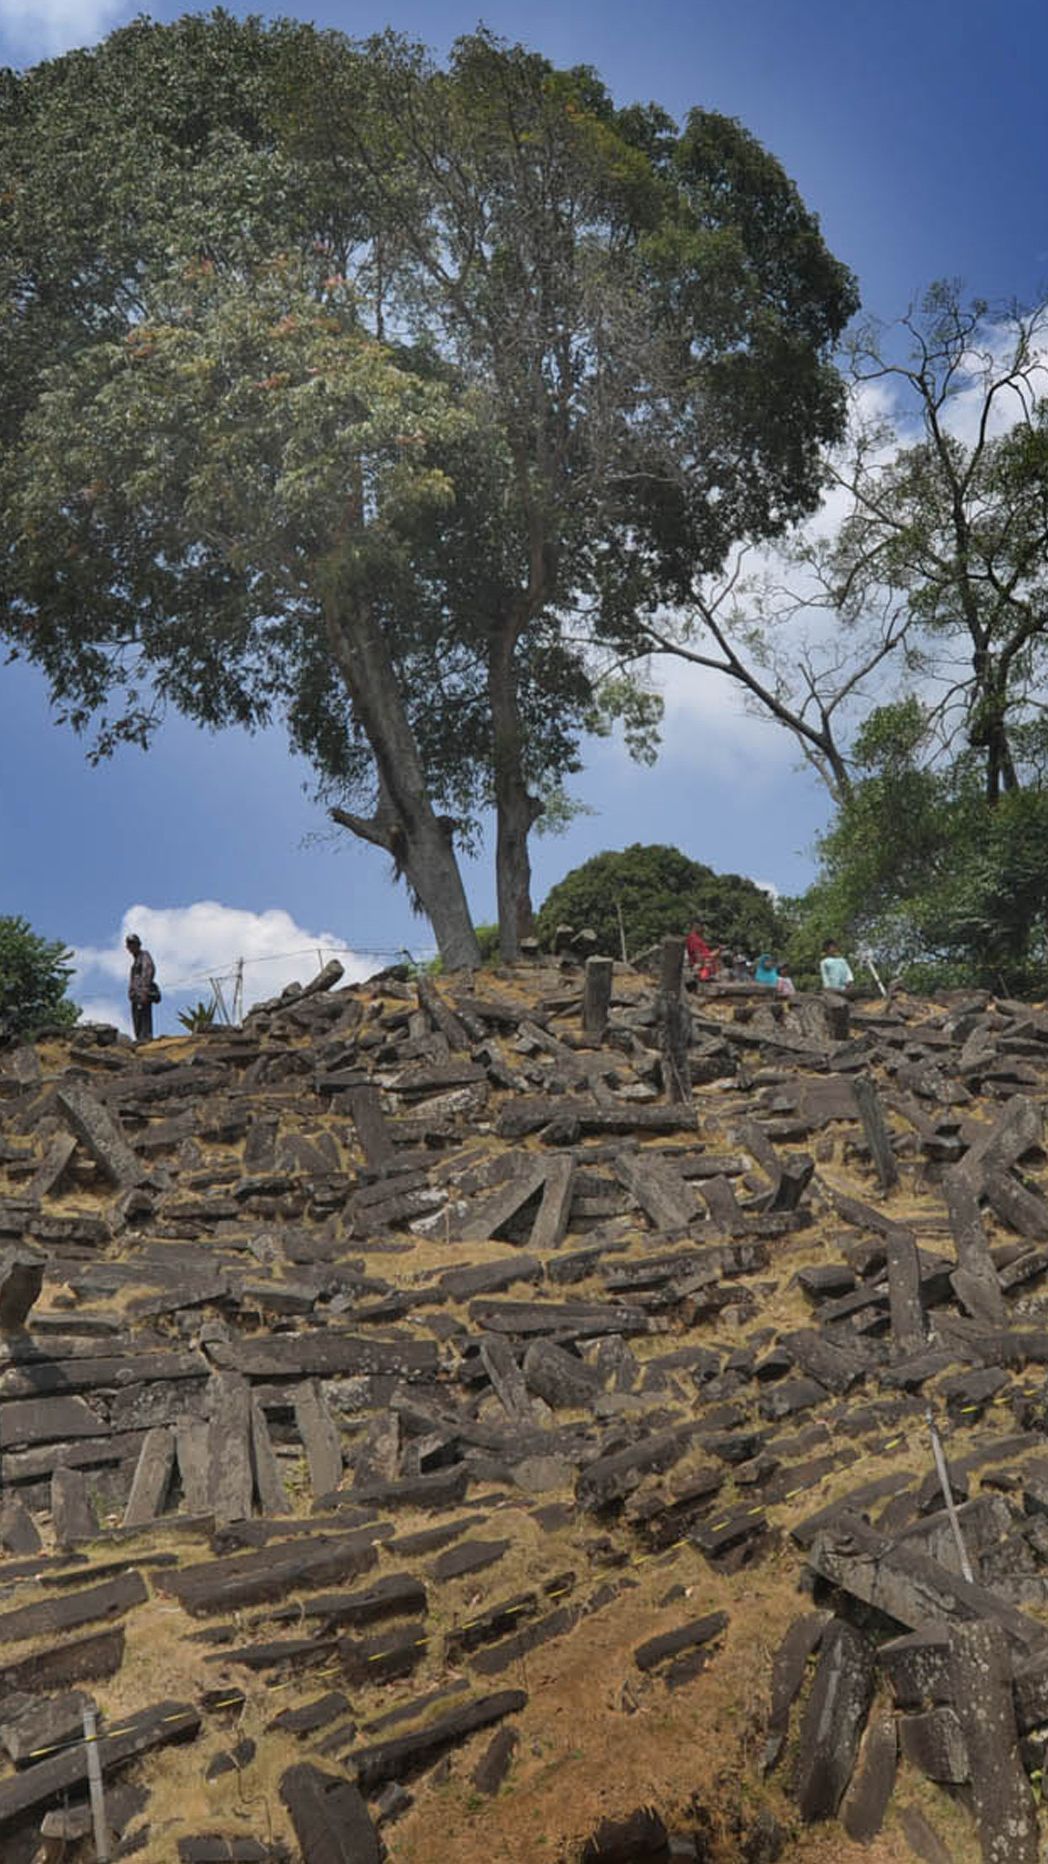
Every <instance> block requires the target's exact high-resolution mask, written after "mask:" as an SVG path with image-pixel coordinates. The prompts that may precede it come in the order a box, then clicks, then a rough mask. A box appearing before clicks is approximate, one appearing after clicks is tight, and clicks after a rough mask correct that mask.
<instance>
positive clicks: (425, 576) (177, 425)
mask: <svg viewBox="0 0 1048 1864" xmlns="http://www.w3.org/2000/svg"><path fill="white" fill-rule="evenodd" d="M0 168H2V169H3V173H4V178H5V179H4V186H3V190H2V192H0V384H2V386H3V388H4V391H5V392H4V394H3V396H0V405H2V407H3V414H2V415H0V420H2V422H3V428H2V432H0V438H2V439H3V441H4V443H5V444H4V446H3V448H2V449H0V514H2V516H0V576H2V581H3V585H4V586H3V588H2V589H0V634H3V636H4V637H5V638H6V639H7V641H8V643H9V645H10V647H11V649H12V651H13V652H14V653H15V654H16V655H18V654H21V655H24V656H25V657H27V658H29V659H31V660H33V661H34V662H35V663H36V664H37V665H39V666H40V667H41V668H42V669H43V671H44V673H45V675H46V676H47V678H48V680H49V682H50V686H51V691H52V695H53V698H54V700H55V703H56V705H57V707H58V709H59V712H60V715H61V716H62V717H63V718H64V719H66V720H67V721H68V722H69V723H71V724H72V725H73V726H74V727H75V728H76V729H78V730H85V731H86V730H91V731H92V732H93V733H94V745H95V749H96V751H98V752H99V753H101V754H105V753H107V752H109V751H111V750H112V749H113V748H114V747H115V746H117V745H119V744H120V743H121V742H122V741H124V740H129V741H132V742H135V743H139V744H143V745H144V744H146V743H147V742H148V741H149V739H150V737H151V735H152V733H153V732H154V730H155V729H156V727H157V724H158V722H159V720H160V719H161V718H162V717H163V714H164V710H165V708H166V707H169V706H170V707H175V708H177V709H178V710H179V711H181V712H183V713H185V714H187V715H188V716H190V717H191V718H193V719H195V720H197V721H198V722H199V723H201V724H203V725H205V726H208V727H217V726H224V725H228V724H239V725H242V726H244V727H246V728H248V729H251V728H253V727H256V726H259V725H262V724H266V723H269V722H281V723H282V724H283V725H284V726H285V727H286V729H287V731H288V733H289V736H290V738H291V741H292V742H293V744H294V745H295V746H296V747H297V748H298V749H299V750H301V751H302V752H303V753H304V754H305V755H306V757H307V758H308V759H309V760H310V761H311V763H312V765H313V767H314V769H315V771H316V773H317V779H318V786H319V789H320V793H321V794H322V795H324V797H325V799H326V800H328V801H329V802H337V803H339V804H343V803H352V804H353V805H354V807H355V808H359V809H368V810H372V809H374V810H375V812H376V813H375V815H374V816H373V817H368V818H364V817H363V816H359V817H358V818H357V821H358V824H361V826H357V827H356V832H357V833H360V834H362V835H363V836H364V838H365V839H367V840H371V841H373V842H375V843H376V844H377V845H379V846H382V847H386V848H387V849H390V850H391V851H392V847H393V840H394V837H393V834H392V831H393V830H395V831H396V833H397V835H399V836H400V837H401V838H407V839H408V840H410V839H411V837H412V836H414V837H415V839H416V843H417V844H418V847H421V846H422V844H423V842H424V835H423V829H426V828H427V824H428V823H429V822H430V821H431V817H428V816H427V811H433V812H436V811H439V812H440V813H444V814H447V815H449V816H451V817H453V818H454V821H455V832H456V834H457V836H458V839H459V842H460V843H461V842H463V841H466V842H467V843H468V841H469V838H470V836H471V835H474V834H475V833H476V831H477V825H478V821H479V818H480V814H481V812H482V811H483V810H484V809H485V808H487V807H489V806H491V805H492V804H494V806H495V808H496V811H497V813H498V816H499V838H498V847H499V856H498V858H499V863H500V874H499V882H500V884H499V916H500V921H501V924H502V933H503V940H504V944H505V943H506V942H507V941H508V943H509V946H510V947H511V948H512V947H513V945H514V941H515V940H516V939H517V937H518V936H519V935H520V933H521V932H522V931H523V930H526V929H527V923H528V917H529V914H530V902H529V899H528V872H527V862H526V844H527V837H528V834H529V832H530V828H531V826H532V824H533V823H534V822H535V821H536V820H537V819H539V818H540V817H541V815H542V813H543V809H544V807H545V806H546V805H547V804H549V805H550V807H549V809H548V812H547V813H548V815H549V818H550V820H556V819H558V818H559V817H560V815H561V809H562V806H561V803H560V801H559V799H560V797H561V796H562V794H563V785H564V782H565V780H566V779H567V778H568V777H570V776H571V775H572V774H573V773H574V772H575V771H577V770H578V768H579V767H580V743H581V740H582V738H583V736H584V735H585V733H586V732H587V731H589V730H592V729H605V728H607V726H608V724H609V723H610V722H611V721H612V720H615V722H616V723H618V724H621V726H622V728H623V730H624V732H625V735H626V740H627V743H628V744H629V746H630V748H631V749H633V750H634V751H635V752H636V754H637V755H639V756H641V757H645V758H647V757H650V756H651V755H652V754H653V751H654V744H655V734H656V730H657V723H658V716H657V715H658V707H657V703H656V702H655V701H654V700H653V699H652V697H651V695H650V694H649V693H647V692H646V690H645V686H644V680H643V678H642V677H641V676H640V675H638V674H630V673H629V672H628V671H626V672H624V671H623V667H624V665H627V666H628V663H629V660H630V655H631V652H632V651H633V650H634V649H635V647H636V641H635V638H634V639H632V641H631V631H630V617H631V615H633V614H634V613H635V612H636V611H637V609H638V606H639V605H646V606H647V608H648V609H649V611H650V609H651V608H652V607H653V606H654V605H656V604H657V603H658V602H659V601H660V600H661V599H662V597H663V596H664V595H665V594H666V593H667V592H672V590H673V589H675V588H677V587H679V586H680V585H681V584H682V582H687V581H688V580H689V578H690V577H691V575H692V573H693V571H694V570H695V568H696V566H698V567H701V568H704V569H705V568H709V567H711V566H716V565H717V564H719V563H720V562H721V561H722V559H723V557H724V554H725V552H726V550H727V549H728V548H729V547H730V546H731V545H732V544H733V543H734V542H736V541H739V540H741V539H744V538H745V539H752V538H756V537H762V536H769V535H778V534H779V533H780V532H781V530H782V529H783V527H784V525H786V524H787V523H788V522H790V521H791V520H792V519H793V518H794V517H795V516H796V515H798V514H799V513H800V512H803V511H805V510H808V509H810V508H811V507H812V505H813V504H814V502H815V500H816V498H817V496H818V492H819V489H820V484H821V466H820V463H819V447H820V445H821V443H822V442H824V441H826V440H830V439H833V438H835V437H836V436H837V435H838V433H839V431H840V427H841V420H842V395H841V388H840V383H839V380H838V377H837V374H836V371H835V369H834V366H833V363H832V347H833V344H834V341H835V339H836V338H837V336H838V335H839V333H840V331H841V329H842V327H843V325H844V323H845V322H846V321H847V318H848V316H849V315H850V313H851V311H852V309H853V308H854V304H855V290H854V283H853V281H852V279H851V276H850V274H849V273H848V272H847V270H846V269H845V268H844V267H842V266H841V265H839V264H838V263H837V261H835V260H834V259H833V258H832V256H831V255H830V254H829V253H828V252H827V250H826V248H825V246H824V245H823V242H822V239H821V235H820V233H819V229H818V224H817V222H816V220H815V219H814V217H813V216H812V215H811V214H809V213H808V211H807V210H806V208H805V207H804V205H803V202H802V201H801V200H800V197H799V196H798V194H797V192H796V189H795V188H794V187H793V184H792V183H791V182H790V181H789V179H788V177H787V176H786V175H785V174H784V173H783V171H782V169H781V167H780V165H779V164H778V163H777V162H776V161H775V159H774V158H773V157H772V156H771V155H769V154H768V153H767V152H766V151H765V150H763V149H762V148H761V146H760V144H759V143H757V142H756V141H755V140H754V139H753V138H752V137H751V136H749V135H748V134H747V133H746V132H745V131H744V130H743V129H742V128H741V127H740V126H739V125H738V124H736V123H735V122H733V121H732V120H731V119H729V118H726V117H721V116H718V115H716V114H715V113H710V112H704V111H701V110H696V111H693V112H692V113H691V114H690V115H689V117H688V120H687V123H686V125H685V127H684V129H683V131H681V132H680V133H678V131H677V129H676V126H675V125H674V124H673V123H672V122H671V121H670V119H669V118H668V117H667V116H666V115H665V113H664V112H662V111H660V110H659V109H658V108H657V107H655V106H647V107H641V106H633V107H631V108H629V109H626V110H618V109H617V108H616V106H615V104H614V102H613V100H612V98H611V96H610V94H609V92H608V91H607V89H606V87H605V86H604V85H603V83H602V82H601V80H600V79H599V77H598V76H597V74H596V73H595V72H594V71H592V70H591V69H590V68H588V67H584V66H583V67H578V68H575V69H571V70H557V69H555V68H554V67H553V66H552V65H551V64H550V63H549V61H548V60H546V59H544V58H542V57H541V56H539V55H538V54H536V53H533V52H531V51H529V50H527V49H526V48H524V47H522V46H519V45H507V44H504V43H502V42H501V41H498V40H496V39H495V38H494V37H493V36H492V35H491V34H490V33H488V32H486V31H479V32H477V33H474V34H472V35H469V36H467V37H465V38H463V39H461V40H459V41H458V42H457V43H456V45H455V46H454V48H453V50H452V53H451V55H450V58H449V60H448V61H447V64H446V65H443V66H442V65H438V64H437V63H436V62H435V61H434V60H433V59H432V58H431V57H430V55H429V54H428V53H427V52H426V50H425V48H423V47H421V46H419V45H416V44H413V43H410V42H408V41H406V40H404V39H402V38H400V37H398V36H396V35H394V34H386V35H383V36H380V37H378V38H376V39H374V40H371V41H368V42H366V43H356V44H354V43H352V42H350V41H349V40H347V39H345V38H343V37H342V36H341V35H340V34H337V33H319V32H317V31H315V30H314V29H313V28H311V27H308V26H304V25H300V24H298V23H296V22H294V21H282V22H281V21H278V22H275V23H273V24H271V25H270V24H266V23H264V22H260V21H259V20H257V19H251V20H247V21H244V22H240V21H237V20H235V19H233V18H232V17H231V16H230V15H228V14H226V13H216V14H214V15H212V16H210V17H208V18H186V19H183V20H180V21H177V22H175V23H174V24H173V25H171V26H162V25H156V24H153V23H151V22H149V21H147V20H140V21H137V22H136V23H135V24H134V25H133V26H131V27H128V28H126V29H124V30H122V31H119V32H117V33H114V34H113V35H112V36H111V38H109V39H108V40H106V41H105V42H104V43H103V44H101V45H100V46H98V47H95V48H93V49H91V50H90V51H83V52H74V53H70V54H69V55H67V56H66V57H63V58H59V59H56V60H53V61H51V62H50V63H48V64H46V65H43V66H41V67H39V68H37V69H36V70H32V71H29V72H26V73H24V74H17V73H13V72H8V73H4V74H0ZM580 612H583V613H585V615H586V616H587V617H588V618H589V623H588V627H587V630H586V632H592V631H595V632H596V635H597V637H598V638H597V640H596V643H594V641H593V640H592V639H587V638H585V635H584V634H583V633H582V632H581V631H580V628H579V625H578V620H577V618H578V616H579V614H580ZM620 647H621V648H622V649H623V650H624V651H623V652H620ZM344 813H345V812H344ZM420 823H421V824H422V828H419V824H420ZM349 826H351V827H352V826H353V824H349ZM434 842H435V836H434V835H432V834H430V837H429V842H428V844H427V846H428V855H426V859H428V861H429V863H430V869H431V871H430V873H429V875H428V877H427V879H428V882H429V883H430V897H429V899H426V898H425V897H424V896H425V883H424V882H423V880H422V878H421V870H420V867H419V864H418V862H417V861H415V860H414V857H415V855H416V853H417V848H413V847H407V849H406V858H405V860H404V862H402V863H400V867H401V871H403V872H404V873H405V874H406V875H407V876H408V878H409V880H410V881H411V883H412V884H414V885H415V886H416V890H418V891H420V893H421V894H422V895H423V904H424V905H426V906H427V909H428V910H430V911H431V912H432V907H433V904H434V902H439V901H440V900H441V899H443V900H445V901H446V900H447V898H448V888H447V886H445V885H437V884H435V883H434V881H433V873H432V867H433V864H434V861H435V859H436V857H435V856H434V853H433V846H434ZM449 858H450V856H449V855H448V851H447V849H445V860H446V859H449ZM413 863H414V864H413ZM444 878H445V880H446V878H447V876H446V875H445V876H444ZM446 910H447V911H448V912H449V914H450V916H451V917H452V918H453V917H454V909H452V908H447V909H446ZM462 912H463V913H464V912H465V907H464V905H463V907H462ZM511 919H512V920H513V921H514V922H515V923H513V924H511V923H510V921H511ZM470 937H471V935H470ZM467 942H468V941H467ZM460 944H461V941H460Z"/></svg>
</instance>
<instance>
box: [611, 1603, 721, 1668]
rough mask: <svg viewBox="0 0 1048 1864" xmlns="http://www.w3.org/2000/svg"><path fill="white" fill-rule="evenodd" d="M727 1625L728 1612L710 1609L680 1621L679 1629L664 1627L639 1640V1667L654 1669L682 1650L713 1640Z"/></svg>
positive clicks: (636, 1660)
mask: <svg viewBox="0 0 1048 1864" xmlns="http://www.w3.org/2000/svg"><path fill="white" fill-rule="evenodd" d="M727 1627H728V1614H727V1612H709V1613H708V1614H707V1615H706V1617H704V1618H692V1619H691V1620H690V1621H689V1622H688V1623H687V1624H684V1625H678V1626H677V1629H676V1630H675V1631H663V1632H662V1633H661V1634H660V1635H659V1636H658V1637H652V1638H648V1639H647V1640H646V1641H645V1642H644V1643H643V1644H638V1645H637V1648H636V1650H635V1651H634V1653H633V1661H634V1663H635V1664H636V1666H637V1668H638V1670H654V1669H656V1668H657V1667H658V1666H659V1664H661V1663H666V1662H667V1661H668V1660H669V1658H671V1657H678V1656H679V1655H680V1653H681V1652H682V1651H685V1650H692V1649H694V1648H696V1647H697V1646H705V1645H707V1644H711V1643H712V1642H713V1640H714V1639H715V1638H718V1637H720V1635H721V1633H722V1631H725V1630H727Z"/></svg>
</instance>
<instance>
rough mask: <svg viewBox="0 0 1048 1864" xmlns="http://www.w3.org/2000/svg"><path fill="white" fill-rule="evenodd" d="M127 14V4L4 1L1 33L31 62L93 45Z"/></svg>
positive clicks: (115, 0)
mask: <svg viewBox="0 0 1048 1864" xmlns="http://www.w3.org/2000/svg"><path fill="white" fill-rule="evenodd" d="M126 11H127V7H126V0H0V33H2V34H3V36H4V37H5V38H6V39H8V40H9V41H10V42H11V44H12V45H14V46H18V47H19V48H20V49H23V50H24V51H25V52H26V53H27V54H28V56H29V57H31V58H51V57H54V56H55V55H56V54H57V53H59V52H66V51H68V50H69V49H70V47H72V46H74V45H91V44H93V43H94V41H95V40H96V39H100V38H101V37H102V35H103V34H104V33H106V32H108V31H109V28H110V27H111V26H115V25H116V22H117V20H118V19H119V17H120V15H121V13H125V12H126Z"/></svg>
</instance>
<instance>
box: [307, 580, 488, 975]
mask: <svg viewBox="0 0 1048 1864" xmlns="http://www.w3.org/2000/svg"><path fill="white" fill-rule="evenodd" d="M325 625H326V627H327V633H328V641H329V644H330V646H331V651H332V654H333V656H334V658H335V661H336V664H337V666H338V669H339V672H340V673H341V675H342V679H343V681H344V683H345V685H346V688H347V690H348V692H349V695H350V698H351V699H352V701H353V707H354V710H355V712H356V714H357V717H358V718H359V720H360V723H361V725H362V727H363V729H364V732H365V735H366V737H367V740H368V743H369V744H370V746H371V750H372V753H373V755H374V759H375V764H376V767H377V769H378V774H379V785H380V795H381V802H380V806H379V809H378V811H377V812H376V814H375V816H374V817H372V818H363V817H359V816H354V815H351V814H350V813H349V812H348V811H346V810H344V809H333V810H332V811H331V814H332V817H333V819H334V820H335V821H336V822H340V823H341V824H342V825H343V827H345V828H348V829H350V830H351V832H352V833H353V834H356V835H360V836H361V837H362V838H363V839H364V840H366V841H370V842H372V843H373V844H374V845H376V846H378V847H382V848H386V849H387V850H388V852H389V853H390V854H391V855H392V856H393V858H394V861H395V862H396V865H397V867H398V869H399V870H400V872H401V873H403V874H404V875H405V877H406V878H407V880H408V883H409V885H410V886H411V888H412V889H413V891H414V893H415V894H416V895H417V897H418V900H419V904H420V905H421V907H422V909H423V911H424V912H425V913H426V915H427V917H428V919H429V921H430V924H431V925H432V927H433V933H434V936H435V938H436V941H437V946H438V949H439V951H440V955H441V958H442V959H443V961H444V964H445V965H446V966H447V968H448V970H449V971H457V970H462V969H465V968H467V967H472V966H474V965H478V964H479V963H480V947H479V945H478V944H477V935H476V933H475V932H474V930H473V921H472V919H471V918H470V912H469V905H468V903H467V900H466V891H465V888H464V887H463V885H462V876H461V874H460V873H459V868H458V862H457V860H456V859H455V851H454V848H453V846H452V841H451V835H450V832H449V828H448V824H447V822H446V821H445V820H444V819H443V818H441V817H439V816H438V815H436V813H435V812H434V809H433V805H432V803H431V802H430V800H429V793H428V788H427V785H426V777H425V772H424V770H423V767H422V759H421V757H420V755H419V750H418V746H417V744H416V742H415V736H414V733H413V731H412V729H411V723H410V720H409V719H408V715H407V710H406V708H405V705H404V700H403V696H402V694H401V691H400V685H399V682H398V679H397V672H396V668H395V666H394V664H393V659H392V655H391V654H390V651H389V647H388V645H387V642H386V638H385V636H384V634H383V633H382V629H381V628H380V626H379V625H378V623H377V622H376V621H375V618H374V615H373V614H372V612H371V609H370V606H369V605H368V604H367V603H363V602H360V603H354V604H353V605H352V606H349V605H346V606H344V607H343V606H342V605H339V606H336V605H335V603H334V602H331V603H329V604H328V606H327V608H326V610H325Z"/></svg>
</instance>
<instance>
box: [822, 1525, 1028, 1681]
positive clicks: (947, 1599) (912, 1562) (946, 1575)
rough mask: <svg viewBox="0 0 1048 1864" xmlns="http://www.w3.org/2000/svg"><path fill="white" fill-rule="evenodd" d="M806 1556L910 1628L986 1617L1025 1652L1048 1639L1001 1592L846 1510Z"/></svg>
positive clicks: (857, 1595)
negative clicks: (954, 1570)
mask: <svg viewBox="0 0 1048 1864" xmlns="http://www.w3.org/2000/svg"><path fill="white" fill-rule="evenodd" d="M808 1560H809V1564H810V1565H811V1566H812V1568H813V1569H814V1571H815V1572H817V1573H821V1574H822V1576H823V1578H824V1579H829V1580H831V1581H832V1582H833V1583H834V1584H835V1585H838V1586H842V1587H843V1588H844V1589H845V1591H847V1592H850V1593H851V1594H852V1595H853V1597H855V1598H858V1599H862V1600H863V1601H864V1603H865V1604H867V1605H875V1606H876V1607H877V1609H878V1610H879V1611H883V1612H886V1613H887V1615H888V1616H889V1618H894V1619H895V1620H896V1622H897V1623H899V1624H903V1625H908V1626H909V1628H910V1629H911V1630H916V1629H917V1628H918V1626H920V1625H923V1624H924V1623H925V1622H926V1621H927V1620H928V1619H949V1620H950V1621H951V1623H952V1622H970V1621H972V1620H979V1619H988V1620H991V1621H993V1622H996V1623H998V1624H1000V1625H1001V1627H1002V1628H1003V1630H1004V1631H1005V1633H1006V1634H1007V1637H1008V1639H1009V1642H1010V1643H1011V1645H1012V1647H1013V1648H1014V1649H1016V1650H1018V1651H1021V1652H1022V1653H1024V1654H1031V1653H1033V1652H1034V1651H1036V1650H1037V1649H1038V1648H1039V1647H1041V1646H1043V1645H1044V1644H1045V1643H1046V1641H1048V1632H1046V1631H1045V1629H1044V1627H1043V1626H1041V1625H1039V1624H1037V1623H1035V1621H1034V1620H1033V1619H1032V1618H1028V1617H1026V1615H1025V1614H1024V1613H1023V1612H1020V1611H1017V1610H1015V1608H1014V1607H1013V1606H1010V1605H1008V1604H1007V1603H1006V1602H1005V1601H1004V1600H1003V1599H1001V1598H1000V1597H999V1596H998V1594H997V1593H995V1592H991V1591H990V1590H989V1589H988V1588H987V1587H986V1586H980V1585H977V1584H972V1583H970V1582H969V1581H968V1580H965V1579H962V1578H961V1577H960V1575H959V1574H957V1573H952V1572H950V1571H949V1570H948V1569H947V1568H946V1567H944V1566H941V1565H940V1563H939V1561H938V1560H933V1559H932V1558H931V1557H930V1555H928V1554H926V1553H922V1552H920V1551H918V1550H916V1549H914V1548H910V1547H907V1546H905V1545H902V1546H899V1545H894V1544H893V1543H892V1542H891V1541H890V1540H889V1539H888V1538H887V1537H886V1536H885V1535H883V1534H878V1533H877V1532H875V1530H874V1529H873V1528H871V1527H867V1525H866V1523H865V1522H864V1521H862V1520H860V1519H859V1517H858V1516H857V1515H853V1514H843V1515H841V1516H839V1517H838V1519H837V1521H836V1522H835V1523H833V1524H832V1525H831V1526H830V1527H829V1528H827V1529H825V1530H824V1531H823V1532H822V1533H820V1534H818V1535H817V1536H816V1538H815V1541H814V1543H813V1545H812V1547H811V1549H810V1551H809V1554H808Z"/></svg>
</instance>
